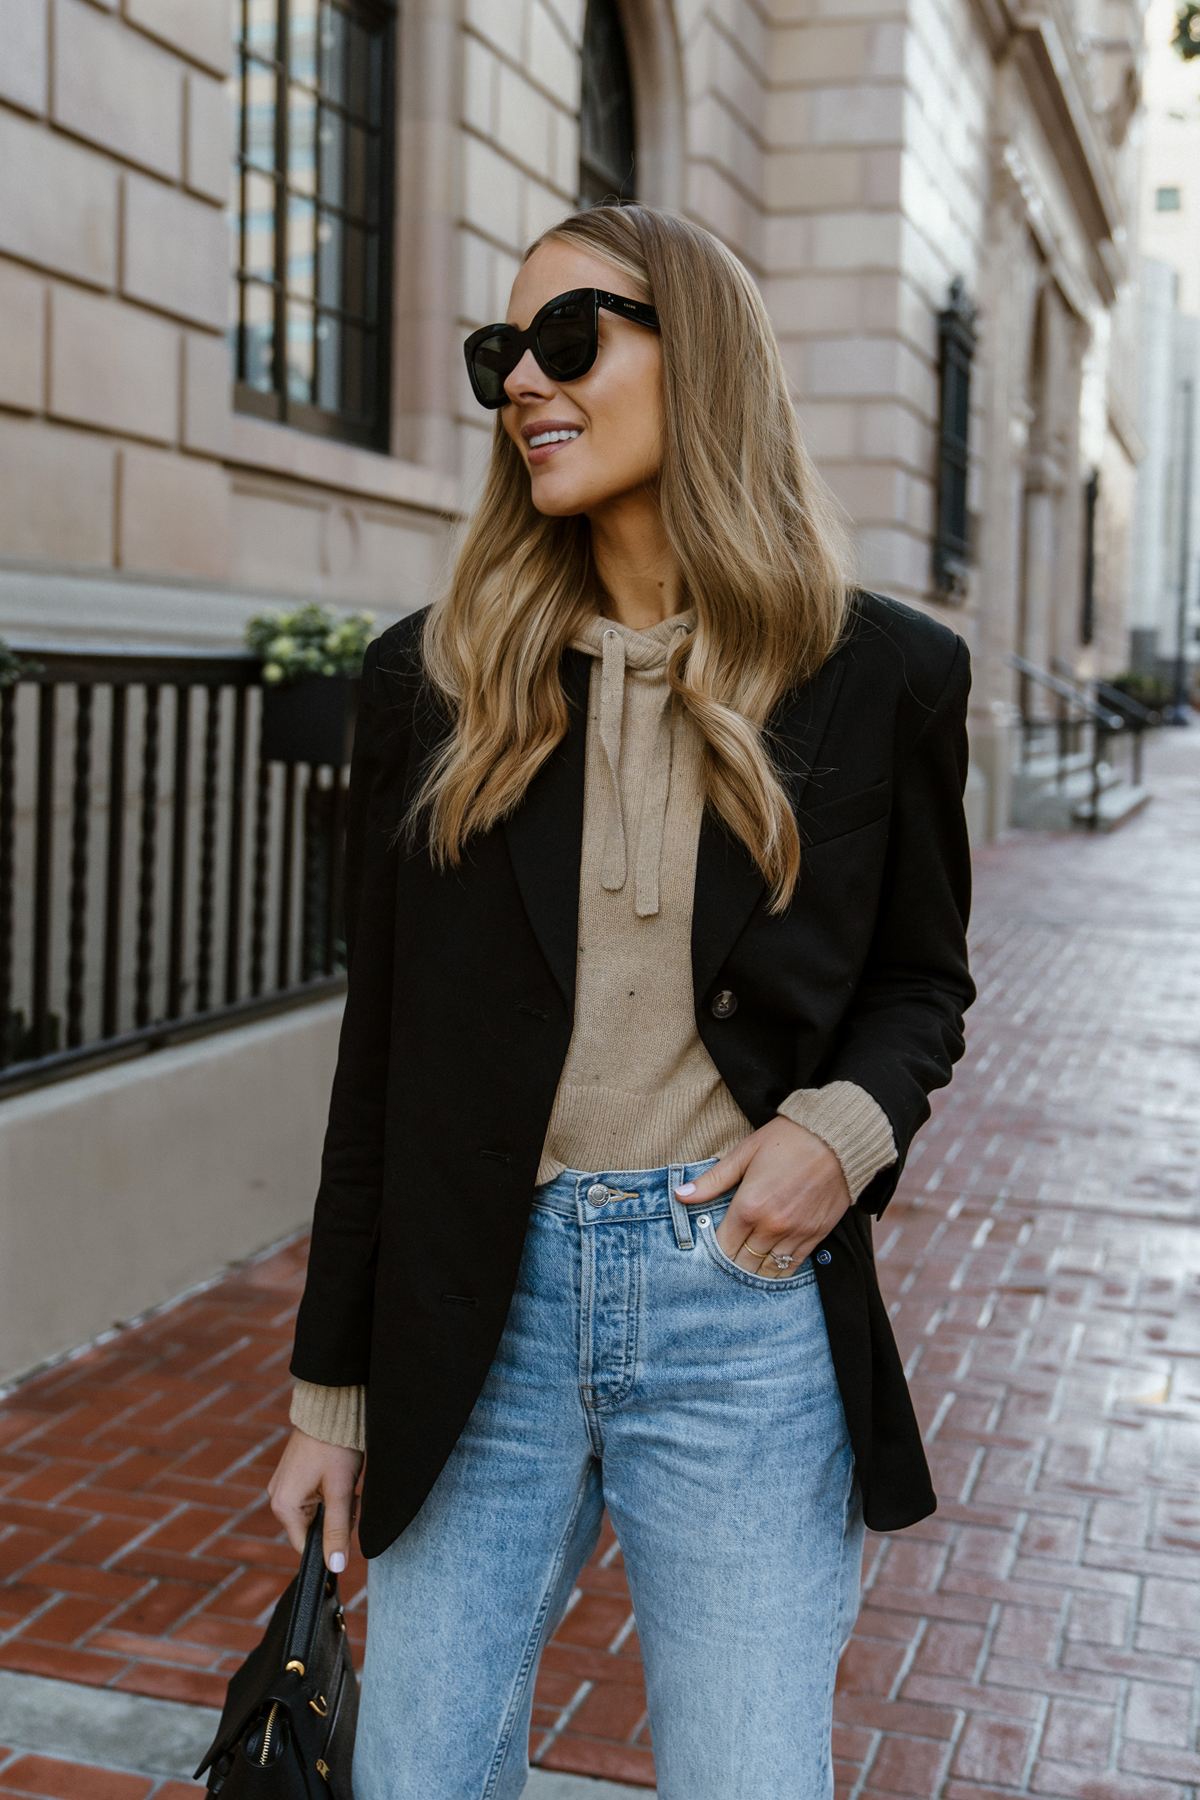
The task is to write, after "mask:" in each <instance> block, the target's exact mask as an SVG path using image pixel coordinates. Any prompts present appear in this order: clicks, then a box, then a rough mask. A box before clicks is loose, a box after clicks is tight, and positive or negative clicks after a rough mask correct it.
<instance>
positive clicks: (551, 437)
mask: <svg viewBox="0 0 1200 1800" xmlns="http://www.w3.org/2000/svg"><path fill="white" fill-rule="evenodd" d="M578 436H579V433H578V431H539V432H538V434H537V436H536V437H531V438H530V440H529V448H530V449H531V450H540V449H541V448H542V446H543V445H544V444H569V443H570V442H571V440H572V438H577V437H578Z"/></svg>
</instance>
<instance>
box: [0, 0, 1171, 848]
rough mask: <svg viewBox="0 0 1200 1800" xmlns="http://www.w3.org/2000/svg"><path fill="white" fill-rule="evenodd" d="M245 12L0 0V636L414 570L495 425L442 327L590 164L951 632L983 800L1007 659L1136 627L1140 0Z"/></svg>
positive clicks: (395, 593)
mask: <svg viewBox="0 0 1200 1800" xmlns="http://www.w3.org/2000/svg"><path fill="white" fill-rule="evenodd" d="M234 10H236V11H237V13H238V17H237V18H231V7H230V0H122V3H121V4H117V3H116V0H113V3H112V4H109V3H108V0H100V3H97V0H0V315H2V317H3V321H4V324H3V331H2V333H0V408H2V409H3V410H2V411H0V633H7V635H8V636H9V637H11V638H13V639H29V638H38V639H44V638H45V637H46V635H47V634H48V633H55V634H57V635H60V636H63V635H65V636H69V637H71V638H74V639H78V638H80V637H83V638H86V639H87V640H88V641H95V640H98V639H105V640H113V639H117V640H122V639H123V640H131V639H135V640H137V641H139V642H144V643H184V642H187V643H200V642H222V643H234V642H236V641H237V639H238V635H239V630H240V626H241V622H242V620H243V618H244V616H245V615H246V613H247V612H248V611H250V610H253V607H254V606H255V605H257V604H258V603H259V601H260V599H261V597H262V596H294V595H304V596H308V595H312V596H319V597H322V598H326V599H329V600H331V601H336V602H347V603H368V604H370V605H372V606H374V607H375V608H376V609H377V610H378V611H379V613H380V614H381V616H382V617H385V618H386V617H387V616H390V615H394V614H396V613H398V612H401V611H403V610H405V609H407V608H409V607H412V606H415V605H418V604H420V603H421V602H423V601H424V600H426V599H427V598H429V596H430V595H431V594H432V593H433V592H434V591H435V590H436V588H437V586H438V583H439V581H440V580H441V578H442V575H443V573H444V569H445V566H446V558H447V553H448V547H449V544H450V542H451V541H452V538H453V528H454V524H455V522H456V520H458V519H459V518H461V517H462V515H463V512H464V509H466V508H467V507H468V506H469V504H470V498H471V495H472V493H473V491H474V487H475V483H476V481H477V479H478V471H479V468H480V466H481V464H482V462H483V460H484V458H485V456H486V454H487V442H488V436H487V432H488V421H486V420H485V419H484V418H483V416H482V415H481V414H479V413H478V412H476V411H475V410H473V406H472V402H471V399H470V396H469V393H468V390H467V387H466V384H465V379H464V376H463V370H462V365H461V358H460V354H459V341H460V339H461V337H462V335H463V333H464V332H465V330H466V329H467V328H469V327H471V326H473V325H475V324H478V323H480V322H484V321H486V320H487V319H488V318H490V317H497V316H500V315H502V313H503V310H504V305H505V300H506V294H507V288H508V283H509V280H510V277H511V275H512V272H513V270H514V268H515V267H516V261H517V258H518V256H519V255H520V252H521V249H522V247H523V245H524V244H525V243H526V242H527V241H528V240H529V238H530V237H531V236H532V235H533V234H535V233H537V232H538V231H540V230H541V229H542V228H543V227H544V226H546V225H547V224H549V223H550V222H551V221H552V220H554V219H555V218H556V217H558V216H559V215H561V213H562V212H563V211H564V210H565V209H567V208H568V207H570V206H571V205H573V204H574V203H575V201H576V199H577V198H578V196H579V195H580V193H581V192H587V193H593V194H595V193H601V192H604V191H606V188H605V183H606V182H607V183H608V184H609V191H611V190H612V189H614V188H617V187H619V186H620V185H621V183H622V182H623V183H624V191H625V192H626V193H633V192H636V194H637V195H638V196H639V197H641V198H643V199H645V200H647V201H650V202H653V203H657V204H661V205H664V206H669V207H678V208H682V209H683V210H685V211H686V212H687V213H688V214H690V215H691V216H692V217H694V218H696V219H698V220H700V221H701V222H702V223H704V224H706V225H708V226H710V227H711V228H712V229H714V230H715V231H717V232H719V233H720V234H721V235H722V236H723V237H724V238H725V239H726V240H727V241H728V242H729V243H730V244H731V245H732V246H733V247H734V248H735V249H736V250H737V251H738V253H739V254H740V255H741V256H742V257H743V258H744V259H745V260H746V262H747V263H748V264H749V266H750V267H751V269H752V270H753V271H754V272H755V274H756V275H757V276H758V278H759V279H760V281H761V283H762V286H763V291H764V293H765V295H766V298H767V302H768V305H769V307H770V310H771V313H772V316H773V318H774V320H775V323H776V327H777V330H778V332H779V335H780V338H781V341H782V343H783V347H784V354H785V356H786V358H787V363H788V369H789V372H790V374H791V377H792V380H793V382H794V385H795V391H796V398H797V404H798V406H799V409H800V413H801V417H802V420H803V423H804V427H805V430H806V432H807V435H808V439H809V442H810V445H811V447H812V449H813V450H814V452H815V454H816V456H817V459H818V461H819V463H820V466H821V468H822V469H823V471H824V473H825V476H826V479H827V480H828V481H829V483H830V484H831V486H832V487H833V490H834V492H835V493H836V494H837V496H838V497H839V499H840V500H841V501H842V503H843V504H844V506H845V507H846V509H847V511H848V513H849V515H850V517H851V519H852V520H853V522H854V525H855V529H856V535H857V541H858V545H859V552H860V562H861V571H860V572H861V575H862V578H863V579H864V580H865V581H866V582H868V583H871V584H873V585H876V586H879V587H881V588H884V589H886V590H888V591H890V592H892V593H894V594H897V595H899V596H900V597H902V598H904V599H906V600H911V601H913V602H914V603H915V604H917V605H921V606H928V607H930V608H931V609H933V610H935V611H936V612H937V613H938V614H939V615H940V616H944V617H946V618H947V619H949V620H950V621H952V622H953V623H954V624H955V625H956V626H957V627H958V628H959V629H961V630H963V631H964V632H965V634H966V635H967V637H968V638H969V640H970V642H971V644H972V648H973V650H974V652H975V655H976V659H977V668H978V675H977V684H976V701H975V712H974V733H975V736H974V744H975V755H976V761H977V763H978V765H979V769H980V771H981V774H982V776H983V778H984V781H985V783H986V786H985V785H983V784H982V783H981V784H979V785H977V786H976V788H975V789H974V790H973V796H974V797H973V806H974V807H975V809H976V813H975V821H974V822H975V825H976V828H977V829H978V830H982V831H984V832H991V831H994V830H996V829H998V828H1000V827H1002V826H1003V825H1004V824H1005V823H1006V822H1007V798H1006V794H1007V780H1006V769H1007V762H1008V758H1009V754H1010V743H1009V734H1010V729H1011V726H1010V719H1011V703H1012V699H1013V692H1014V689H1013V683H1012V678H1011V673H1010V671H1009V670H1008V668H1007V666H1006V663H1005V657H1006V655H1007V654H1008V653H1009V652H1010V651H1012V650H1014V649H1019V650H1021V651H1022V652H1023V653H1025V654H1026V655H1027V656H1028V657H1029V658H1030V660H1031V661H1033V662H1034V663H1036V664H1038V665H1039V666H1044V667H1049V666H1050V665H1051V664H1052V663H1056V662H1057V663H1059V664H1061V665H1063V666H1067V667H1070V668H1073V669H1076V670H1079V671H1081V672H1088V671H1089V670H1090V669H1091V668H1092V667H1093V666H1094V665H1096V664H1097V662H1099V663H1100V664H1105V663H1107V665H1108V667H1109V668H1110V669H1111V668H1112V666H1113V665H1114V664H1115V663H1119V662H1121V661H1122V659H1123V655H1124V651H1123V628H1122V609H1123V605H1124V598H1125V588H1126V585H1127V580H1128V572H1127V565H1128V552H1127V548H1126V540H1127V515H1128V512H1129V504H1130V501H1129V495H1130V488H1131V482H1132V471H1133V466H1134V462H1135V460H1136V457H1137V454H1138V442H1137V438H1136V435H1135V429H1134V426H1133V423H1132V420H1133V417H1134V412H1135V403H1134V400H1133V398H1132V394H1133V388H1132V383H1133V380H1134V368H1133V355H1132V337H1133V333H1132V328H1131V326H1130V323H1129V321H1128V318H1127V317H1126V314H1127V312H1128V309H1127V308H1125V309H1123V308H1122V305H1121V296H1122V295H1123V293H1124V292H1125V288H1126V285H1127V283H1128V280H1129V258H1130V245H1129V235H1128V234H1129V229H1130V220H1131V214H1132V210H1133V204H1134V197H1135V182H1136V176H1135V171H1134V166H1133V160H1132V157H1131V151H1130V148H1129V142H1128V137H1127V131H1128V126H1129V121H1130V116H1131V113H1132V111H1133V109H1134V107H1135V104H1136V90H1137V75H1136V61H1137V50H1136V47H1135V40H1136V39H1137V37H1138V36H1139V27H1138V23H1137V15H1136V7H1135V5H1134V0H1075V3H1074V4H1072V3H1071V0H1038V3H1037V4H1036V5H1034V6H1033V7H1032V8H1030V7H1026V8H1022V9H1019V10H1018V9H1012V8H1010V7H1009V5H1008V4H1007V0H603V3H602V0H593V6H592V8H591V17H590V21H589V27H588V40H587V46H586V50H587V54H586V56H585V55H584V49H585V46H584V13H585V4H584V0H402V3H401V4H400V5H399V6H398V8H396V9H393V8H392V7H391V6H390V5H389V4H386V3H385V0H324V3H323V4H321V3H320V0H292V4H291V6H290V9H289V12H288V14H287V18H288V20H289V21H290V23H289V27H288V42H287V43H286V44H283V45H281V44H280V43H279V41H278V23H279V4H278V0H238V3H237V7H236V8H235V9H234ZM52 15H53V16H52ZM284 54H286V59H287V60H286V66H285V63H284V62H280V61H279V60H277V59H278V57H279V56H281V55H284ZM626 83H628V88H629V91H628V93H627V94H626V92H625V84H626ZM581 95H582V97H583V106H584V118H585V128H586V130H588V131H589V132H590V134H591V135H590V139H589V142H591V150H590V151H588V152H587V154H585V156H584V158H583V160H582V162H581V140H580V115H581ZM243 102H244V104H243ZM589 107H590V112H589V111H588V108H589ZM626 114H628V116H626ZM235 121H240V124H239V125H238V129H239V130H240V133H241V139H240V144H239V146H238V149H239V154H240V159H241V170H240V175H239V178H238V180H237V182H236V183H235V186H234V189H233V191H232V198H231V181H230V169H231V131H232V129H233V125H234V123H235ZM623 134H624V136H625V137H627V138H628V149H629V152H630V153H631V154H630V166H629V167H628V168H623V169H621V170H616V169H607V168H605V166H604V155H605V154H609V155H611V154H614V153H616V152H614V150H613V146H614V145H616V146H620V145H622V144H623V142H624V138H623ZM605 143H607V144H608V145H609V149H608V150H607V151H606V150H605V149H604V145H605ZM597 147H599V149H598V148H597ZM623 153H624V152H623V151H621V154H623ZM597 155H599V161H597ZM589 156H590V157H591V161H590V162H589V160H588V157H589ZM597 184H598V185H597ZM230 215H232V227H233V240H234V242H233V260H234V262H235V264H236V265H237V266H238V267H239V269H240V275H241V279H240V280H237V281H235V282H234V283H233V284H232V287H233V293H234V304H233V306H232V309H231V279H230V225H229V223H228V219H229V217H230ZM956 281H957V282H958V283H959V287H958V288H957V289H956V290H955V291H956V293H958V294H959V295H960V296H961V298H960V300H959V301H958V308H959V313H960V314H961V318H962V326H963V328H962V329H961V330H960V331H959V333H958V339H959V341H960V342H961V344H963V345H965V346H966V347H967V354H960V356H959V362H960V363H961V364H962V365H963V366H962V367H961V368H960V369H959V370H958V376H957V377H956V379H958V380H959V381H960V385H961V386H965V380H966V377H967V364H968V363H969V410H968V411H967V412H966V413H964V414H963V416H962V417H961V418H959V419H958V420H957V421H956V420H955V418H953V417H951V416H950V415H951V414H952V413H953V411H954V407H955V405H956V404H957V402H956V401H955V400H954V397H953V395H951V394H950V393H949V392H948V386H952V385H953V384H952V383H950V384H948V383H947V381H946V380H945V379H941V380H940V379H939V345H942V346H945V345H948V344H950V343H951V340H952V339H953V336H954V333H953V332H951V333H950V334H949V335H947V334H946V332H945V331H943V333H942V335H941V337H940V338H939V318H940V317H942V316H943V315H945V314H946V313H947V312H948V310H950V309H951V307H952V302H951V298H950V295H951V288H952V284H954V283H955V282H956ZM238 295H240V300H239V299H238V298H237V296H238ZM239 305H240V307H241V311H240V313H239V311H238V306H239ZM231 312H232V316H233V317H234V318H235V320H236V321H237V324H236V325H235V328H234V330H233V332H232V334H231V331H230V318H231ZM972 315H973V323H972ZM231 335H232V338H233V340H234V343H233V349H232V352H231V347H230V340H231ZM231 356H232V361H231ZM944 360H945V353H944V352H943V356H942V361H944ZM951 360H953V357H951ZM943 375H944V371H943ZM957 391H958V390H957V389H956V392H957ZM943 395H945V398H946V406H945V408H944V410H945V412H946V414H947V417H946V419H945V420H944V421H943V419H942V417H941V412H942V410H943V408H942V396H943ZM959 398H960V400H966V398H967V396H966V394H965V392H964V393H960V395H959ZM964 423H965V424H966V426H967V429H966V433H965V440H966V441H965V443H964V442H963V441H962V438H963V432H962V427H963V425H964ZM943 424H944V425H945V429H944V430H943V429H942V426H943ZM939 471H940V474H939ZM1097 474H1098V477H1099V481H1098V488H1097V487H1096V486H1093V488H1092V495H1093V499H1092V502H1091V503H1090V504H1089V502H1088V499H1087V492H1088V484H1089V481H1090V480H1091V478H1092V477H1093V476H1094V475H1097ZM939 490H940V493H941V501H940V503H939ZM1097 493H1098V503H1097V501H1096V495H1097ZM939 504H940V515H939ZM1089 520H1090V533H1091V535H1092V537H1093V538H1094V540H1095V546H1094V548H1095V554H1093V555H1090V556H1089V555H1087V554H1086V551H1087V546H1086V544H1085V538H1086V537H1088V535H1089ZM939 532H940V533H941V540H940V544H941V547H940V549H939ZM1085 562H1086V563H1087V564H1088V566H1089V567H1090V568H1091V569H1092V570H1093V576H1092V581H1091V591H1090V593H1089V595H1088V596H1087V597H1086V601H1085V596H1084V592H1083V589H1084V573H1085Z"/></svg>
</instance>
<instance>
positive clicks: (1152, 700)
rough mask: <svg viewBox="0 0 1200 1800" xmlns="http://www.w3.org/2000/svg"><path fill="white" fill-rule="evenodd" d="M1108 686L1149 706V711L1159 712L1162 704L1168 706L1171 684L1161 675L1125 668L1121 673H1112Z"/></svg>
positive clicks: (1171, 689) (1171, 692)
mask: <svg viewBox="0 0 1200 1800" xmlns="http://www.w3.org/2000/svg"><path fill="white" fill-rule="evenodd" d="M1108 685H1109V687H1111V688H1116V690H1117V692H1118V693H1119V694H1128V695H1129V698H1130V699H1131V700H1136V701H1137V702H1138V703H1139V705H1141V706H1146V707H1149V709H1150V711H1151V712H1161V711H1162V709H1163V707H1164V706H1170V704H1171V698H1172V694H1173V692H1174V690H1173V688H1172V685H1171V683H1170V682H1169V681H1167V680H1166V679H1165V678H1164V677H1163V676H1161V675H1145V674H1142V673H1141V672H1139V671H1138V670H1136V669H1127V670H1126V671H1125V673H1124V674H1123V675H1114V676H1113V677H1112V679H1111V680H1110V681H1109V684H1108Z"/></svg>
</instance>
